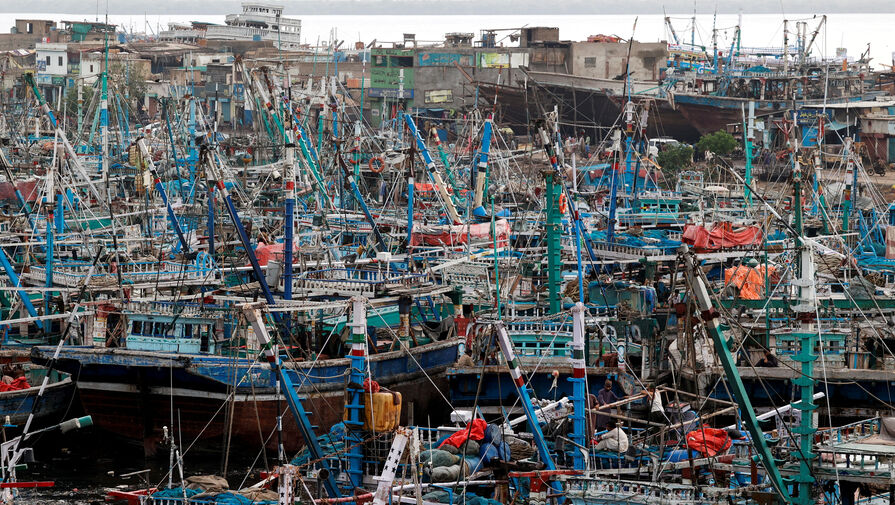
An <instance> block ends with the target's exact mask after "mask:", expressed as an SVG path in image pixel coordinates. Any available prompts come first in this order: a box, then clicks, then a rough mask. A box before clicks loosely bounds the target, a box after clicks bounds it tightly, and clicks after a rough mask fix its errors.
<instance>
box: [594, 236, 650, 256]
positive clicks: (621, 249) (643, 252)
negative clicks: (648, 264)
mask: <svg viewBox="0 0 895 505" xmlns="http://www.w3.org/2000/svg"><path fill="white" fill-rule="evenodd" d="M591 245H592V247H593V248H594V249H595V250H599V251H601V252H603V253H610V254H615V255H621V256H626V257H636V258H642V257H644V256H661V255H664V254H665V251H663V250H662V249H661V248H659V247H634V246H628V245H622V244H611V243H609V242H605V241H600V240H595V241H592V242H591Z"/></svg>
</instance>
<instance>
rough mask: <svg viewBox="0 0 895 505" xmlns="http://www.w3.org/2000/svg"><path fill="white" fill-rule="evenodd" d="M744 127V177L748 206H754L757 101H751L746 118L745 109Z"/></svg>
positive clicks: (744, 112)
mask: <svg viewBox="0 0 895 505" xmlns="http://www.w3.org/2000/svg"><path fill="white" fill-rule="evenodd" d="M743 116H744V118H743V119H744V123H745V124H744V125H743V126H744V127H745V130H746V131H745V137H746V174H745V176H744V179H745V181H746V184H745V194H744V196H745V197H746V206H747V207H751V206H752V189H751V188H752V144H753V142H755V102H753V101H751V100H750V101H749V116H748V118H746V117H745V116H746V111H745V109H744V110H743Z"/></svg>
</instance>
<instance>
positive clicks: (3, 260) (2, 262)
mask: <svg viewBox="0 0 895 505" xmlns="http://www.w3.org/2000/svg"><path fill="white" fill-rule="evenodd" d="M0 266H2V267H3V270H5V271H6V276H7V277H8V278H9V282H10V284H12V285H13V286H21V281H20V280H19V276H18V274H16V271H15V269H14V268H13V267H12V264H11V263H10V262H9V258H7V257H6V251H5V250H3V251H2V252H0ZM16 294H18V295H19V299H20V300H22V305H24V306H25V310H26V311H28V315H29V316H31V317H39V315H38V313H37V309H35V308H34V305H33V304H32V303H31V298H29V297H28V293H26V292H25V291H22V290H21V289H19V290H16ZM41 326H43V325H41Z"/></svg>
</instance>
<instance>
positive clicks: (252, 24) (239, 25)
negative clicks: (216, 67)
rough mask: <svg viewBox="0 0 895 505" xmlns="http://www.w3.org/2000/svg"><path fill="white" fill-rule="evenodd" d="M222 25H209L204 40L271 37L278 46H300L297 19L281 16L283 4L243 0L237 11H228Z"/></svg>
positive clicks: (299, 25)
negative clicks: (229, 12) (238, 12)
mask: <svg viewBox="0 0 895 505" xmlns="http://www.w3.org/2000/svg"><path fill="white" fill-rule="evenodd" d="M225 22H226V23H227V24H226V25H223V26H221V25H209V26H208V27H207V29H206V32H205V38H207V39H208V40H255V41H262V40H267V41H271V42H273V43H274V45H276V46H277V47H278V48H280V49H286V50H290V49H298V48H299V47H301V21H300V20H298V19H295V18H288V17H283V6H282V5H274V4H267V3H255V2H245V3H243V4H242V13H241V14H228V15H227V17H226V18H225Z"/></svg>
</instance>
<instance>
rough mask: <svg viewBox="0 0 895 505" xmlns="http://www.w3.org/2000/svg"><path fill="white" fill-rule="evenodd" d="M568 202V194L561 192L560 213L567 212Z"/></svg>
mask: <svg viewBox="0 0 895 505" xmlns="http://www.w3.org/2000/svg"><path fill="white" fill-rule="evenodd" d="M566 203H567V202H566V194H565V193H560V194H559V212H560V214H565V213H566V209H567V205H566Z"/></svg>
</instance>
